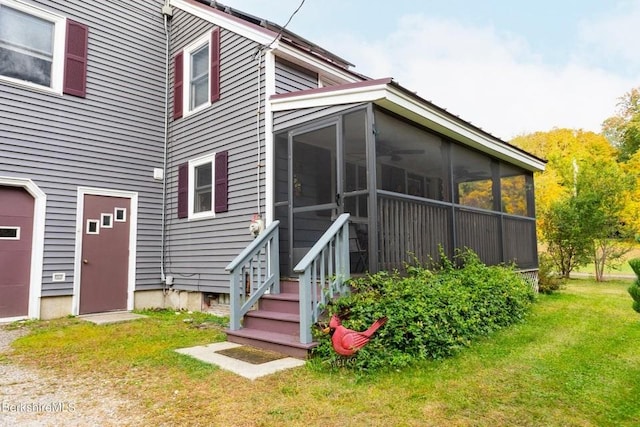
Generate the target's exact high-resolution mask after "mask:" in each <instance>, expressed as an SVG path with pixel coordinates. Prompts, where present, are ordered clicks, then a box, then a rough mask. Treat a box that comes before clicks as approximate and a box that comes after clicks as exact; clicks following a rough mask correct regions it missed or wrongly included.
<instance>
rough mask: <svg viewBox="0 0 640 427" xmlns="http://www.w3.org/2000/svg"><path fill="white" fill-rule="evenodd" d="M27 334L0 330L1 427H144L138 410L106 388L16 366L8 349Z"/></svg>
mask: <svg viewBox="0 0 640 427" xmlns="http://www.w3.org/2000/svg"><path fill="white" fill-rule="evenodd" d="M27 333H28V331H27V330H26V328H21V329H9V328H7V327H6V326H2V325H0V426H17V425H20V426H61V425H65V426H69V425H71V426H87V425H102V426H120V425H144V417H143V415H144V414H143V413H142V412H141V411H140V408H139V407H138V404H137V403H136V402H133V401H129V400H128V399H126V398H123V397H122V396H119V395H117V394H116V393H115V392H114V391H113V390H112V388H111V387H109V385H108V384H102V383H100V382H97V381H96V380H95V379H93V378H86V377H85V378H79V377H75V378H68V377H60V376H57V375H55V374H54V373H51V372H47V371H44V370H42V369H37V368H32V367H24V366H18V365H16V364H15V362H14V361H13V360H12V358H11V343H12V342H13V341H14V340H16V339H17V338H19V337H21V336H23V335H25V334H27Z"/></svg>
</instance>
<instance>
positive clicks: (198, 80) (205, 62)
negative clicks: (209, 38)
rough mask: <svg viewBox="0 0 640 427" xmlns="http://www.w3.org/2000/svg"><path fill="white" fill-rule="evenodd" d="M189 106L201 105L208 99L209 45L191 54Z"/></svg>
mask: <svg viewBox="0 0 640 427" xmlns="http://www.w3.org/2000/svg"><path fill="white" fill-rule="evenodd" d="M190 86H191V108H192V109H193V108H196V107H198V106H200V105H203V104H205V103H206V102H207V100H208V99H209V45H208V44H206V45H204V46H202V47H201V48H200V49H198V50H196V51H195V52H193V54H192V55H191V79H190Z"/></svg>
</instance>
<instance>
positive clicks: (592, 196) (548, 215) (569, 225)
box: [540, 160, 630, 281]
mask: <svg viewBox="0 0 640 427" xmlns="http://www.w3.org/2000/svg"><path fill="white" fill-rule="evenodd" d="M576 166H577V168H576V170H575V175H574V176H575V178H574V180H573V191H571V192H568V195H566V196H564V197H561V198H558V199H556V200H555V201H553V202H552V203H551V205H550V206H549V207H548V208H546V209H544V210H542V212H541V214H540V217H541V219H542V221H541V222H540V228H541V234H542V239H543V240H544V241H545V242H546V243H547V250H548V252H549V255H550V256H551V258H552V260H553V262H554V264H555V265H556V267H557V268H558V271H559V272H560V274H561V275H562V277H564V278H568V277H569V274H570V273H571V272H572V271H573V270H574V269H575V268H576V267H578V266H581V265H584V264H586V263H588V262H589V261H592V262H593V263H594V265H595V276H596V280H598V281H601V280H602V279H603V274H604V269H605V267H611V266H613V265H615V263H616V262H619V261H620V258H621V257H622V256H623V255H624V254H625V253H626V252H628V250H629V246H628V245H626V244H625V242H626V240H625V239H626V238H627V237H628V236H629V234H630V232H629V229H628V227H627V226H626V225H625V223H624V222H623V220H622V218H623V211H624V208H625V201H626V190H627V188H628V186H629V183H628V181H629V180H628V179H627V177H626V176H625V174H624V173H623V172H622V171H621V168H620V166H619V165H618V163H616V162H615V161H612V160H609V161H606V160H599V161H590V162H581V163H577V162H576Z"/></svg>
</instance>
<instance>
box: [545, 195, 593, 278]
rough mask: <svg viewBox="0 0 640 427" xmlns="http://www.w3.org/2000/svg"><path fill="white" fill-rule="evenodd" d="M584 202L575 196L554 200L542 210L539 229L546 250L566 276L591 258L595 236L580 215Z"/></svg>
mask: <svg viewBox="0 0 640 427" xmlns="http://www.w3.org/2000/svg"><path fill="white" fill-rule="evenodd" d="M581 209H582V205H581V204H580V203H578V200H577V198H576V197H574V196H567V197H564V198H561V199H558V200H555V201H553V202H552V203H551V205H550V206H549V207H547V208H546V209H545V210H543V211H542V212H541V213H540V218H541V220H542V221H541V222H540V232H541V234H542V239H543V240H544V241H545V242H546V243H547V253H548V254H549V256H550V257H551V260H552V261H553V264H554V265H555V266H556V268H557V269H558V272H559V273H560V275H561V276H562V277H563V278H567V279H568V278H569V275H570V274H571V272H572V271H573V270H574V269H575V268H576V267H578V266H580V265H584V264H585V263H587V262H588V261H589V259H590V254H591V247H592V240H591V239H590V238H589V233H588V229H587V228H586V227H585V225H584V222H583V221H582V219H581Z"/></svg>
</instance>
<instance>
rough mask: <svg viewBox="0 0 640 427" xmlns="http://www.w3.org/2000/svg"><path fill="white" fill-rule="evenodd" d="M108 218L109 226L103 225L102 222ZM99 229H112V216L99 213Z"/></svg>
mask: <svg viewBox="0 0 640 427" xmlns="http://www.w3.org/2000/svg"><path fill="white" fill-rule="evenodd" d="M106 218H109V224H107V225H105V224H104V220H105V219H106ZM100 228H113V214H111V213H101V214H100Z"/></svg>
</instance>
